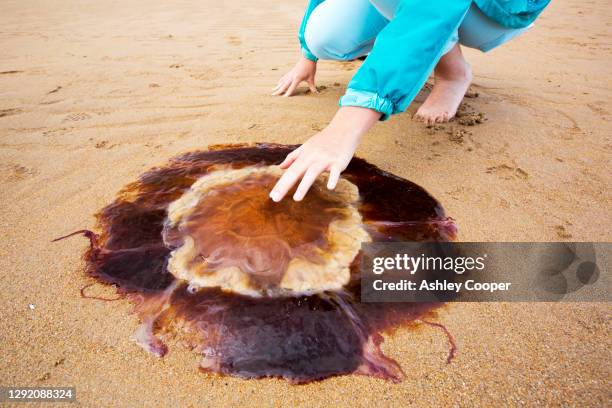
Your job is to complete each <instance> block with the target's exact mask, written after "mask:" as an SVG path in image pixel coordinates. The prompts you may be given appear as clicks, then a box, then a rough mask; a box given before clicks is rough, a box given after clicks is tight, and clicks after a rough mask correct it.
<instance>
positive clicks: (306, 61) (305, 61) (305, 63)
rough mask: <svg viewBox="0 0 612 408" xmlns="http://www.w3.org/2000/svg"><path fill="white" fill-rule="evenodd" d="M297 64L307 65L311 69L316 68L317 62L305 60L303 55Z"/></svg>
mask: <svg viewBox="0 0 612 408" xmlns="http://www.w3.org/2000/svg"><path fill="white" fill-rule="evenodd" d="M298 63H300V64H303V65H308V66H311V67H316V66H317V61H313V60H311V59H309V58H307V57H306V56H304V55H303V54H302V55H300V60H299V62H298Z"/></svg>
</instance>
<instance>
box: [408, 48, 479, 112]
mask: <svg viewBox="0 0 612 408" xmlns="http://www.w3.org/2000/svg"><path fill="white" fill-rule="evenodd" d="M434 78H435V82H434V87H433V89H432V90H431V93H430V94H429V96H428V97H427V99H426V100H425V102H423V104H422V105H421V106H420V107H419V109H418V110H417V112H416V114H415V117H416V118H417V119H419V120H421V121H423V122H425V123H427V124H433V123H441V122H448V121H449V120H451V119H452V118H453V117H454V116H455V114H456V113H457V108H459V104H461V101H462V100H463V97H464V96H465V93H466V92H467V90H468V88H469V86H470V83H471V82H472V69H471V68H470V65H469V64H468V63H467V61H466V60H465V58H463V54H462V53H461V48H460V47H459V44H456V45H455V46H454V47H453V49H451V50H450V51H449V52H447V53H446V54H445V55H444V56H443V57H442V58H440V61H439V62H438V65H436V69H435V70H434Z"/></svg>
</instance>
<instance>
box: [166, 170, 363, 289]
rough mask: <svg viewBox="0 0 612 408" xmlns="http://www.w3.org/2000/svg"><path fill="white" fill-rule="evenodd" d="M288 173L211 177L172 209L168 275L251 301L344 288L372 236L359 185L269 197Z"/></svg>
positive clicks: (345, 183)
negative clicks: (299, 198)
mask: <svg viewBox="0 0 612 408" xmlns="http://www.w3.org/2000/svg"><path fill="white" fill-rule="evenodd" d="M281 174H282V171H281V170H280V169H279V168H278V167H276V166H259V167H255V166H251V167H245V168H241V169H227V170H217V171H214V172H212V173H209V174H207V175H205V176H203V177H202V178H200V179H199V180H198V181H196V182H195V183H194V184H193V185H192V187H191V188H190V189H189V190H188V191H187V192H185V193H184V194H183V196H182V197H180V198H179V199H177V200H176V201H174V202H173V203H172V204H171V205H170V206H169V208H168V219H167V223H166V228H165V230H164V240H165V242H166V244H167V245H169V246H172V247H174V248H176V249H174V250H173V252H172V254H171V257H170V260H169V264H168V269H169V271H170V272H171V273H172V274H173V275H174V276H175V277H177V278H179V279H183V280H185V281H187V282H189V284H190V285H191V286H192V287H195V288H204V287H219V288H221V289H223V290H225V291H231V292H236V293H240V294H244V295H249V296H292V295H301V294H306V293H316V292H321V291H325V290H336V289H340V288H342V287H343V286H344V285H345V284H346V283H348V281H349V279H350V265H351V263H352V261H353V259H354V258H355V256H356V255H357V253H358V252H359V249H360V247H361V243H362V242H365V241H369V240H370V237H369V236H368V234H367V232H366V231H365V230H364V229H363V227H362V220H361V216H360V214H359V211H358V209H357V204H358V201H359V192H358V190H357V187H356V186H355V185H354V184H352V183H350V182H349V181H347V180H345V179H341V181H340V182H339V184H338V186H337V188H336V189H335V190H334V191H329V190H327V189H326V187H325V185H324V183H323V182H322V181H316V182H315V183H314V185H313V186H312V188H311V191H310V192H309V193H308V194H307V195H306V197H305V198H304V200H302V201H301V202H296V201H294V200H292V199H291V198H290V196H289V197H287V198H285V199H284V200H282V201H281V202H279V203H275V202H273V201H272V200H271V199H270V198H269V197H268V194H269V191H270V190H271V189H272V187H273V186H274V184H275V183H276V181H277V180H278V178H279V177H280V175H281Z"/></svg>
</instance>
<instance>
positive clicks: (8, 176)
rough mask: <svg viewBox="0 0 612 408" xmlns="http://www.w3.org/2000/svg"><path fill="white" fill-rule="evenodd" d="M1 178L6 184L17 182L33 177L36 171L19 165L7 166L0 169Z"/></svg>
mask: <svg viewBox="0 0 612 408" xmlns="http://www.w3.org/2000/svg"><path fill="white" fill-rule="evenodd" d="M0 174H2V178H3V179H4V180H5V181H8V182H17V181H22V180H26V179H28V178H30V177H34V176H35V175H36V174H38V170H36V169H32V168H28V167H26V166H22V165H21V164H9V165H4V166H2V167H0Z"/></svg>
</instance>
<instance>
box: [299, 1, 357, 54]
mask: <svg viewBox="0 0 612 408" xmlns="http://www.w3.org/2000/svg"><path fill="white" fill-rule="evenodd" d="M315 12H316V10H315ZM304 41H305V42H306V45H307V46H308V49H309V50H310V52H311V53H313V54H314V55H315V56H316V57H317V58H319V59H327V60H348V59H351V54H352V53H353V51H354V50H352V49H350V46H349V45H348V44H347V43H346V41H343V35H342V33H340V32H338V30H337V28H336V25H335V24H330V22H329V21H325V19H324V18H322V16H320V15H318V14H316V13H314V12H313V14H312V15H311V16H310V18H309V19H308V23H307V24H306V29H305V30H304Z"/></svg>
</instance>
